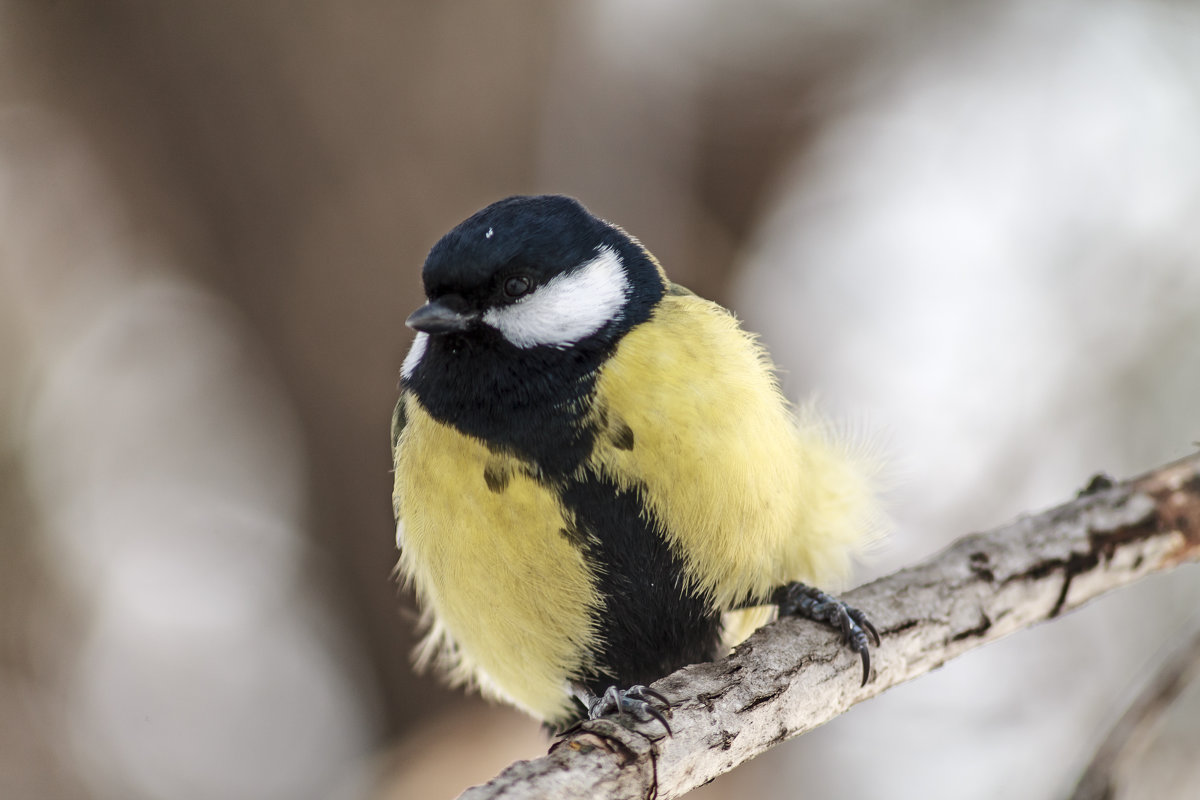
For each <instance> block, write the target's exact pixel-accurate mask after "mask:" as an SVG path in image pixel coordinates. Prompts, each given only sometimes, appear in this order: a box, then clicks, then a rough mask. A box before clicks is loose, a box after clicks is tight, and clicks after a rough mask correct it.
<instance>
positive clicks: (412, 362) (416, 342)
mask: <svg viewBox="0 0 1200 800" xmlns="http://www.w3.org/2000/svg"><path fill="white" fill-rule="evenodd" d="M428 343H429V334H428V333H418V334H417V338H415V339H413V343H412V347H410V348H408V355H407V356H405V357H404V364H403V366H401V367H400V375H401V377H403V378H404V379H405V380H408V379H409V378H411V377H412V374H413V372H414V371H415V370H416V368H417V365H418V364H420V363H421V357H422V356H424V355H425V346H426V345H427V344H428Z"/></svg>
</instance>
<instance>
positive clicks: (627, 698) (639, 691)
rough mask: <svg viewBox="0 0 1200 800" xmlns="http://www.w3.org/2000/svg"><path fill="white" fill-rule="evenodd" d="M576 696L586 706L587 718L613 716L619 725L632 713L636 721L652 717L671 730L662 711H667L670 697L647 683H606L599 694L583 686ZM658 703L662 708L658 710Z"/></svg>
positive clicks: (647, 719) (669, 706) (631, 715)
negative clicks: (618, 684)
mask: <svg viewBox="0 0 1200 800" xmlns="http://www.w3.org/2000/svg"><path fill="white" fill-rule="evenodd" d="M576 696H577V697H578V698H579V699H580V701H581V702H582V703H583V704H584V706H585V707H586V708H587V715H588V719H603V718H606V717H616V719H617V721H618V722H620V723H621V724H622V725H624V724H625V722H626V721H627V720H628V718H629V717H633V718H634V719H635V720H637V721H638V722H649V721H650V720H652V719H655V720H658V721H659V723H661V724H662V726H663V728H665V729H666V731H667V733H668V734H670V733H671V726H670V725H669V724H668V723H667V718H666V716H664V715H663V711H667V712H669V711H670V708H671V701H669V700H667V698H665V697H663V696H662V695H661V694H659V693H658V692H656V691H654V690H653V689H651V688H649V687H648V686H642V685H640V684H639V685H636V686H630V687H629V688H628V689H618V688H617V687H616V686H609V687H608V688H607V689H605V690H604V694H602V695H600V696H596V694H594V693H593V692H591V691H590V690H587V689H583V690H580V691H577V692H576ZM660 706H661V708H662V711H660V710H659V707H660Z"/></svg>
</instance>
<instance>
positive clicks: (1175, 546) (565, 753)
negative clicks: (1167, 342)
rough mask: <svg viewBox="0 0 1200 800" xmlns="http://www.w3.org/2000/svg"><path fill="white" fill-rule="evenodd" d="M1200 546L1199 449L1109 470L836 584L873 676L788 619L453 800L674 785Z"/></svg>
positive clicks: (670, 789) (665, 794)
mask: <svg viewBox="0 0 1200 800" xmlns="http://www.w3.org/2000/svg"><path fill="white" fill-rule="evenodd" d="M1197 560H1200V454H1198V455H1193V456H1191V457H1188V458H1185V459H1183V460H1181V461H1178V462H1176V463H1174V464H1169V465H1166V466H1164V467H1161V468H1160V469H1157V470H1154V471H1152V472H1150V473H1148V474H1146V475H1143V476H1141V477H1139V478H1135V479H1133V480H1130V481H1125V482H1122V483H1120V484H1115V485H1114V484H1112V483H1111V481H1108V480H1107V479H1106V478H1103V477H1097V479H1095V480H1093V482H1092V484H1091V485H1089V487H1088V488H1087V489H1085V490H1084V491H1083V492H1081V493H1080V496H1078V497H1077V498H1075V499H1074V500H1072V501H1070V502H1068V503H1065V504H1063V505H1061V506H1059V507H1057V508H1053V509H1051V510H1049V511H1046V512H1043V513H1040V514H1035V515H1031V516H1024V517H1021V518H1020V519H1018V520H1016V521H1015V522H1013V523H1011V524H1009V525H1005V526H1004V527H1001V528H997V529H996V530H993V531H991V532H989V533H983V534H973V535H970V536H965V537H963V538H961V539H959V540H958V541H956V542H954V543H953V544H952V545H950V547H948V548H947V549H945V550H944V551H942V552H941V553H939V554H937V555H935V556H934V557H932V558H930V559H929V560H927V561H925V562H924V563H921V564H918V565H916V566H913V567H909V568H907V569H903V570H901V571H899V572H896V573H894V574H892V575H888V576H886V577H883V578H880V579H879V580H876V581H874V582H872V583H869V584H867V585H865V586H862V587H859V588H858V589H855V590H854V591H852V592H849V593H847V594H846V595H844V599H845V600H846V601H847V602H848V603H850V604H851V605H853V606H856V607H857V608H860V609H862V610H863V611H864V612H866V613H867V615H868V616H869V617H870V618H871V619H872V620H873V621H874V623H875V625H876V626H877V627H878V628H879V632H880V634H881V636H882V638H883V643H882V645H881V646H880V647H879V648H878V649H876V650H874V651H873V652H872V663H873V665H874V667H873V668H874V676H873V680H872V681H871V682H870V683H868V684H867V685H866V686H860V685H859V683H860V680H861V669H860V666H859V663H858V659H857V656H855V655H854V654H853V653H851V652H850V651H849V650H848V649H846V648H845V647H844V646H842V644H841V643H840V642H839V640H838V639H837V637H836V636H835V635H834V634H833V633H831V632H830V631H828V630H825V629H822V628H821V627H820V626H817V625H815V624H813V623H810V622H807V621H804V620H798V619H783V620H780V621H779V622H777V623H775V624H773V625H770V626H767V627H766V628H764V629H762V630H760V631H759V632H757V633H756V634H755V635H754V636H752V637H750V639H748V640H747V641H746V642H745V643H744V644H743V645H741V646H740V647H739V648H738V649H737V650H736V652H735V653H734V654H733V655H731V656H730V657H729V658H726V659H723V660H721V661H716V662H712V663H705V664H695V665H692V666H689V667H686V668H684V669H682V670H679V671H678V672H676V673H674V674H672V675H669V676H667V677H666V678H663V679H662V680H660V681H658V682H657V683H655V684H654V688H655V689H657V690H658V691H659V692H662V693H663V694H664V695H666V696H667V697H668V698H670V700H671V701H672V718H671V726H672V728H673V729H674V735H673V736H669V737H668V736H665V735H664V734H663V733H662V730H661V727H660V726H659V725H658V724H657V723H647V724H645V725H641V726H639V728H638V731H630V730H626V729H624V728H622V727H620V726H618V725H616V724H614V723H612V722H610V721H608V720H600V721H596V722H591V723H588V724H587V725H585V726H583V728H582V729H580V730H579V731H577V732H575V733H573V734H571V735H569V736H567V737H564V738H563V739H561V740H560V741H559V742H557V743H556V744H555V746H554V747H553V748H552V749H551V752H550V753H549V754H548V755H546V756H544V757H542V758H539V759H534V760H532V761H520V762H517V763H516V764H513V765H512V766H510V767H509V768H507V769H506V770H505V771H504V772H502V773H501V774H500V775H499V776H497V777H496V778H495V779H493V780H492V781H490V782H488V783H487V784H485V785H483V786H476V787H474V788H472V789H469V790H467V791H466V792H465V793H464V794H463V795H462V798H464V800H492V799H493V798H501V797H502V798H505V800H534V799H535V798H547V800H549V798H564V797H587V798H596V799H597V800H609V799H610V800H630V798H664V799H665V798H673V797H679V796H680V795H683V794H685V793H686V792H688V791H690V790H691V789H693V788H695V787H697V786H700V785H701V784H704V783H707V782H708V781H710V780H712V779H713V778H715V777H717V776H718V775H721V774H722V773H724V772H728V771H729V770H731V769H733V768H734V767H736V766H737V765H738V764H741V763H742V762H744V761H747V760H748V759H750V758H753V757H754V756H756V755H758V754H760V753H762V752H763V751H765V750H766V749H767V748H769V747H771V746H773V745H775V744H778V743H779V742H783V741H785V740H787V739H789V738H791V737H793V736H796V735H798V734H801V733H804V732H805V731H809V730H812V729H813V728H815V727H817V726H818V725H821V724H823V723H825V722H828V721H829V720H830V719H833V718H834V717H836V716H837V715H839V714H841V713H842V712H843V711H845V710H846V709H848V708H849V707H850V706H852V705H854V704H855V703H858V702H861V701H862V700H866V699H867V698H870V697H873V696H875V695H877V694H879V693H880V692H883V691H885V690H887V689H888V688H890V687H892V686H895V685H896V684H898V683H902V682H904V681H908V680H911V679H913V678H915V677H917V676H919V675H923V674H924V673H926V672H929V671H930V670H932V669H934V668H936V667H938V666H940V665H941V664H944V663H945V662H946V661H948V660H950V659H952V658H954V657H956V656H958V655H960V654H962V653H964V652H966V651H968V650H971V649H973V648H975V647H978V646H980V645H982V644H986V643H987V642H991V641H995V640H996V639H999V638H1000V637H1002V636H1006V635H1007V634H1009V633H1012V632H1014V631H1018V630H1020V629H1022V628H1026V627H1029V626H1030V625H1033V624H1034V623H1037V622H1043V621H1046V620H1052V619H1054V618H1056V617H1058V616H1060V615H1062V614H1064V613H1066V612H1068V611H1071V610H1073V609H1075V608H1078V607H1079V606H1081V605H1083V604H1084V603H1086V602H1087V601H1089V600H1091V599H1092V598H1094V597H1097V596H1098V595H1101V594H1103V593H1105V592H1108V591H1110V590H1112V589H1116V588H1119V587H1121V586H1124V585H1126V584H1129V583H1131V582H1133V581H1136V580H1139V579H1141V578H1143V577H1145V576H1147V575H1149V574H1151V573H1155V572H1162V571H1165V570H1168V569H1171V568H1173V567H1175V566H1177V565H1179V564H1182V563H1184V562H1188V561H1197Z"/></svg>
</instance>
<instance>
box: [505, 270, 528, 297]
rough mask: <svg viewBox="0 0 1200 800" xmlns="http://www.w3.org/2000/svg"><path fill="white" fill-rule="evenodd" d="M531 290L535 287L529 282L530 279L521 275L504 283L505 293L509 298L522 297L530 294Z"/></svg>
mask: <svg viewBox="0 0 1200 800" xmlns="http://www.w3.org/2000/svg"><path fill="white" fill-rule="evenodd" d="M531 288H533V285H532V284H531V283H530V282H529V279H528V278H524V277H522V276H520V275H515V276H513V277H511V278H508V279H507V280H505V281H504V293H505V294H506V295H508V296H509V297H520V296H521V295H524V294H528V293H529V290H530V289H531Z"/></svg>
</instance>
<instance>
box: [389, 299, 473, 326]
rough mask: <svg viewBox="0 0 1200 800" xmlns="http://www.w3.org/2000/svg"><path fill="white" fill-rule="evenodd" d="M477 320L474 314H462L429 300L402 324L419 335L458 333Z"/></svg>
mask: <svg viewBox="0 0 1200 800" xmlns="http://www.w3.org/2000/svg"><path fill="white" fill-rule="evenodd" d="M478 318H479V317H478V315H476V314H463V313H461V312H458V311H454V310H453V309H450V308H448V307H446V306H445V305H443V304H442V303H441V302H439V301H437V300H431V301H430V302H428V303H426V304H425V305H423V306H421V307H420V308H418V309H417V310H416V311H414V312H413V313H411V314H409V315H408V319H406V320H405V321H404V324H405V325H407V326H408V327H410V328H412V329H413V330H416V331H421V333H460V332H462V331H465V330H466V329H467V328H470V327H471V326H472V325H473V324H475V320H477V319H478Z"/></svg>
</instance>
